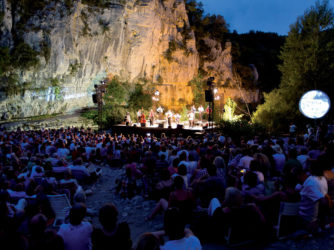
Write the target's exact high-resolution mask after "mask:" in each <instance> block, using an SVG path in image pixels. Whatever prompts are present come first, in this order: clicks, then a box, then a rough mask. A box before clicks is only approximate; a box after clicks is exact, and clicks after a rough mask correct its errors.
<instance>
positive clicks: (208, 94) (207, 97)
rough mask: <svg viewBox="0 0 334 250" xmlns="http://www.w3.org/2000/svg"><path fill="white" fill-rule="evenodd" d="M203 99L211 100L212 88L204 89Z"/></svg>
mask: <svg viewBox="0 0 334 250" xmlns="http://www.w3.org/2000/svg"><path fill="white" fill-rule="evenodd" d="M205 101H206V102H213V92H212V90H205Z"/></svg>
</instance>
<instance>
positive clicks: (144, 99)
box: [128, 84, 152, 111]
mask: <svg viewBox="0 0 334 250" xmlns="http://www.w3.org/2000/svg"><path fill="white" fill-rule="evenodd" d="M128 107H129V109H131V110H133V111H136V110H138V109H140V108H143V109H144V110H149V109H150V108H151V107H152V97H151V95H150V94H148V93H144V91H143V86H142V85H140V84H136V85H135V90H134V91H133V92H132V93H131V94H130V98H129V102H128Z"/></svg>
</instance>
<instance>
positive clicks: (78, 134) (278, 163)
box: [0, 127, 334, 250]
mask: <svg viewBox="0 0 334 250" xmlns="http://www.w3.org/2000/svg"><path fill="white" fill-rule="evenodd" d="M333 153H334V152H333V134H332V131H329V130H327V129H324V127H322V128H321V129H320V128H319V129H318V130H316V129H313V128H308V130H307V132H306V133H305V134H304V135H291V136H285V137H274V136H267V135H266V136H264V135H263V136H255V137H253V138H244V137H240V138H230V137H228V135H223V134H218V133H215V134H204V135H200V136H196V137H194V138H193V137H190V136H189V137H187V138H184V137H183V136H182V135H178V136H171V137H166V136H165V135H164V134H162V135H161V137H159V138H156V137H154V135H150V136H139V135H122V134H121V135H111V134H110V133H107V132H94V131H92V130H90V129H83V128H81V129H79V128H67V129H52V130H38V131H21V130H17V131H3V130H1V131H0V178H1V179H0V189H1V193H0V195H1V196H0V210H1V211H0V242H1V249H7V248H8V249H50V250H51V249H82V250H84V249H132V248H134V249H201V243H202V244H203V243H205V242H208V241H209V242H211V241H214V242H217V243H223V241H226V239H227V241H228V242H231V241H233V240H235V241H245V242H246V241H250V240H251V241H256V240H260V239H261V240H262V241H263V239H269V240H271V239H273V238H274V236H276V230H277V227H276V226H277V222H278V216H279V213H280V210H281V208H282V204H283V203H289V204H295V205H296V207H297V208H298V211H297V214H296V216H294V218H293V219H292V218H288V219H287V220H286V224H287V227H286V229H285V230H286V233H290V234H291V233H294V232H304V233H303V235H316V234H318V233H319V232H320V231H321V230H325V229H326V227H327V226H328V225H330V223H332V222H333V221H334V220H332V219H333V211H334V210H333V200H334V172H333V167H334V164H333V160H332V159H333V157H331V155H332V154H333ZM104 167H112V168H113V167H119V168H123V169H124V176H122V177H121V178H119V179H118V180H117V181H116V183H115V185H116V192H117V193H118V194H119V195H120V197H123V198H128V199H131V198H132V197H134V196H136V195H142V196H143V197H145V198H146V199H154V200H156V207H155V208H153V209H152V211H151V212H150V214H148V215H147V217H146V218H143V221H144V220H152V219H153V218H154V217H155V216H156V215H157V214H158V213H164V230H162V231H158V232H146V233H144V234H143V235H142V236H141V237H140V238H139V239H131V237H130V235H131V234H130V227H129V225H128V224H127V223H126V222H122V223H119V222H118V220H117V217H118V210H117V208H116V207H115V206H114V205H113V204H112V202H113V201H107V202H108V203H107V204H105V205H104V206H103V207H102V208H100V211H99V221H100V224H101V226H100V227H93V226H92V224H91V222H89V221H87V220H86V219H85V216H86V214H87V212H89V208H87V207H86V205H85V201H86V192H85V190H84V189H85V186H87V185H90V184H91V183H94V182H95V181H96V180H97V178H99V176H100V175H101V173H102V171H103V168H104ZM55 194H66V196H67V197H68V199H69V201H70V202H71V205H72V208H71V209H70V211H69V214H68V217H67V218H66V220H65V221H63V223H62V224H61V225H60V226H59V227H57V228H55V227H54V221H55V212H54V210H53V207H52V206H51V203H50V201H49V198H48V197H49V196H50V195H55ZM195 235H196V236H195ZM224 236H226V237H224ZM132 240H134V243H133V241H132ZM2 247H4V248H2Z"/></svg>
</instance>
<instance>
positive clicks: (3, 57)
mask: <svg viewBox="0 0 334 250" xmlns="http://www.w3.org/2000/svg"><path fill="white" fill-rule="evenodd" d="M10 69H11V56H10V51H9V48H7V47H0V76H2V75H3V74H4V73H6V72H8V71H9V70H10Z"/></svg>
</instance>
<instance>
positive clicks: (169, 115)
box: [166, 110, 173, 127]
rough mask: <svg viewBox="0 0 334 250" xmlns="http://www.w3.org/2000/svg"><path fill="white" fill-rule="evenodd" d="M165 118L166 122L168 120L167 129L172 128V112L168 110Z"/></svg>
mask: <svg viewBox="0 0 334 250" xmlns="http://www.w3.org/2000/svg"><path fill="white" fill-rule="evenodd" d="M166 116H167V120H168V127H171V126H172V116H173V113H172V111H171V110H168V111H167V113H166Z"/></svg>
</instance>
